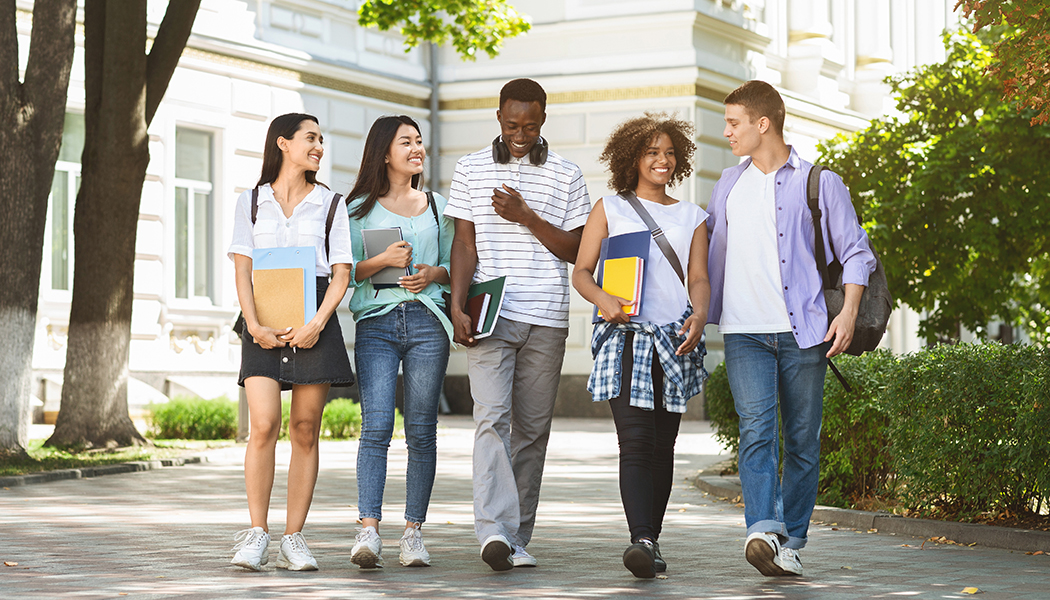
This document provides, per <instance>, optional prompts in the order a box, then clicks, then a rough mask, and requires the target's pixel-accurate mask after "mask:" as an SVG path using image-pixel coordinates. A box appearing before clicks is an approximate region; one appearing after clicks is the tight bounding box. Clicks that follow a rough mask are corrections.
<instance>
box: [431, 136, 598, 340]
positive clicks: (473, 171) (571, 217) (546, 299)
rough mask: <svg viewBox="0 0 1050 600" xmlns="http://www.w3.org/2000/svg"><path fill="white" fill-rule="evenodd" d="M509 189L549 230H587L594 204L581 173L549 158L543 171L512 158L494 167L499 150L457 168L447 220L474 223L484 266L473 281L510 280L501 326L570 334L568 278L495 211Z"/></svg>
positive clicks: (560, 264)
mask: <svg viewBox="0 0 1050 600" xmlns="http://www.w3.org/2000/svg"><path fill="white" fill-rule="evenodd" d="M503 184H507V185H509V186H510V187H512V188H514V189H515V190H517V191H518V192H519V193H521V196H522V197H523V198H524V199H525V203H526V204H528V205H529V208H531V209H532V210H533V211H535V212H536V214H538V215H539V216H540V217H542V218H544V219H545V220H546V221H547V222H548V223H550V224H551V225H553V226H555V227H557V228H558V229H562V230H564V231H571V230H573V229H577V228H579V227H583V226H584V225H585V224H586V223H587V215H588V214H590V212H591V200H590V196H588V195H587V185H586V184H585V183H584V181H583V173H582V172H581V171H580V168H579V167H578V166H576V165H575V164H573V163H571V162H569V161H568V160H566V159H564V158H562V157H561V156H558V155H557V154H555V153H554V152H549V153H548V156H547V161H546V162H545V163H544V164H543V165H539V166H537V165H533V164H532V163H531V162H529V160H528V157H526V158H525V159H524V160H522V159H516V158H513V157H511V159H510V162H509V163H507V164H499V163H496V162H495V161H494V160H492V148H491V147H488V148H485V149H483V150H479V151H478V152H474V153H472V154H468V155H466V156H464V157H463V158H461V159H459V162H457V163H456V171H455V173H454V174H453V176H452V186H451V188H450V191H449V196H448V206H447V207H446V208H445V213H444V214H445V216H446V217H450V218H454V219H464V220H466V221H471V222H473V223H474V236H475V238H474V239H475V245H476V247H477V251H478V266H477V269H476V270H475V271H474V281H475V282H479V281H488V280H490V279H494V278H496V277H502V276H506V277H507V283H506V288H505V292H504V297H503V309H502V310H501V311H500V318H505V319H510V320H511V321H519V322H522V323H529V324H533V325H543V326H547V327H568V326H569V271H568V267H567V265H566V263H565V261H563V260H561V259H560V258H558V257H557V256H555V255H554V254H553V253H552V252H551V251H550V250H548V249H547V248H546V246H544V245H543V244H541V243H540V241H539V240H537V239H536V236H534V235H532V232H531V231H529V229H528V227H525V226H524V225H519V224H518V223H512V222H510V221H508V220H506V219H504V218H503V217H501V216H499V215H497V214H496V211H495V209H493V208H492V193H493V192H492V191H493V189H494V188H499V187H501V186H502V185H503Z"/></svg>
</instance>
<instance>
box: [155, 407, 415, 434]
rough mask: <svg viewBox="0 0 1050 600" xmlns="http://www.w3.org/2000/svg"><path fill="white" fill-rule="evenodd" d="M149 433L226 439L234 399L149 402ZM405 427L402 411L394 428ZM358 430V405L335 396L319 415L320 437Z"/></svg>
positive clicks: (233, 427) (232, 428)
mask: <svg viewBox="0 0 1050 600" xmlns="http://www.w3.org/2000/svg"><path fill="white" fill-rule="evenodd" d="M291 407H292V403H291V401H288V400H284V401H282V402H281V433H280V439H282V440H287V439H288V422H289V416H290V414H291ZM149 408H150V419H149V421H150V425H149V430H148V435H149V437H152V438H157V439H187V440H227V439H234V438H236V437H237V403H236V402H234V401H233V400H228V399H227V398H226V397H225V396H222V397H220V398H215V399H213V400H204V399H201V398H191V397H185V396H177V397H175V398H173V399H171V400H170V401H168V402H166V403H164V404H152V405H150V407H149ZM403 429H404V419H402V417H401V413H400V412H397V413H396V414H395V416H394V431H395V432H396V433H400V432H401V431H402V430H403ZM360 434H361V405H360V404H357V403H356V402H354V401H353V400H350V399H349V398H336V399H335V400H332V401H330V402H329V403H328V404H327V405H325V408H324V413H323V414H322V415H321V439H326V440H347V439H357V437H358V436H359V435H360Z"/></svg>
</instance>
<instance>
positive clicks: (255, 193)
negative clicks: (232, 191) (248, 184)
mask: <svg viewBox="0 0 1050 600" xmlns="http://www.w3.org/2000/svg"><path fill="white" fill-rule="evenodd" d="M258 216H259V188H253V189H252V225H253V226H254V225H255V218H256V217H258Z"/></svg>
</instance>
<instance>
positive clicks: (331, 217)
mask: <svg viewBox="0 0 1050 600" xmlns="http://www.w3.org/2000/svg"><path fill="white" fill-rule="evenodd" d="M342 197H343V195H342V194H336V195H335V197H334V198H332V204H331V206H329V207H328V220H326V221H325V223H324V257H325V259H327V260H328V261H329V262H331V258H330V257H331V254H332V252H331V250H330V249H329V247H330V246H331V242H330V241H329V238H330V237H331V234H332V224H333V223H335V211H336V209H337V208H338V207H339V199H340V198H342Z"/></svg>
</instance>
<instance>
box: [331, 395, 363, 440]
mask: <svg viewBox="0 0 1050 600" xmlns="http://www.w3.org/2000/svg"><path fill="white" fill-rule="evenodd" d="M359 435H361V405H360V404H357V403H356V402H354V401H353V400H351V399H349V398H336V399H335V400H332V401H331V402H329V403H328V405H327V406H325V407H324V414H323V415H321V438H322V439H326V440H352V439H356V438H357V437H358V436H359Z"/></svg>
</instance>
